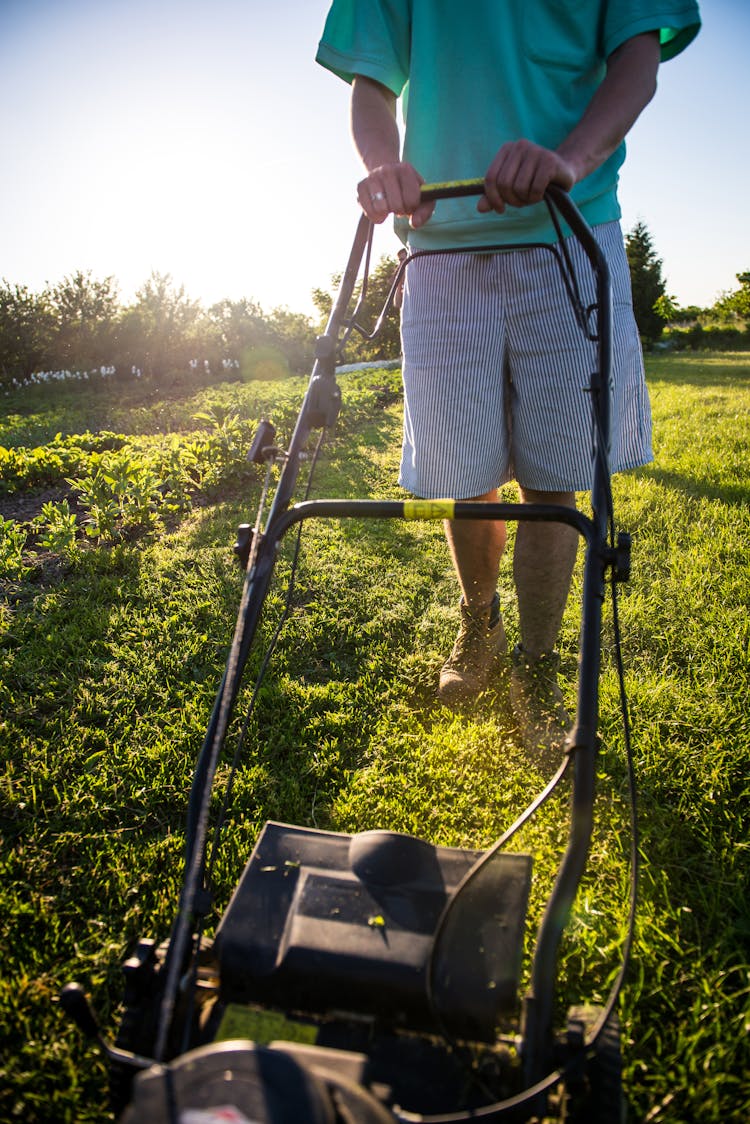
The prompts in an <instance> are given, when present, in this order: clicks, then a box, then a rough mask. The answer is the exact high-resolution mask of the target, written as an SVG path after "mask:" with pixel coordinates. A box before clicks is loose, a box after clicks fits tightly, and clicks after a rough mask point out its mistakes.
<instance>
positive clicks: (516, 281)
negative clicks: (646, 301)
mask: <svg viewBox="0 0 750 1124" xmlns="http://www.w3.org/2000/svg"><path fill="white" fill-rule="evenodd" d="M699 26H700V19H699V15H698V9H697V5H696V4H695V2H694V0H476V2H475V3H473V4H469V5H466V4H458V3H456V2H455V0H333V4H332V7H331V9H330V12H329V15H328V19H327V21H326V26H325V30H324V33H323V37H322V40H321V43H320V46H319V49H318V54H317V60H318V62H320V63H321V64H322V65H323V66H325V67H327V68H328V69H330V70H332V71H333V72H334V73H336V74H338V75H339V76H340V77H342V78H344V79H345V80H346V81H349V82H351V84H352V100H351V126H352V134H353V138H354V143H355V146H356V148H357V151H358V152H359V155H360V157H361V159H362V162H363V164H364V167H365V170H366V173H367V174H366V176H365V178H364V179H363V180H362V181H361V183H360V184H359V187H358V196H359V202H360V204H361V206H362V208H363V210H364V211H365V213H366V214H367V215H368V217H369V218H370V219H372V220H373V221H374V222H377V223H380V222H383V221H384V220H385V218H386V217H387V216H388V215H389V214H393V215H396V216H401V218H397V220H396V226H397V229H398V230H399V231H400V233H402V236H403V237H404V238H405V239H406V238H408V241H409V243H410V245H411V246H412V247H413V248H416V249H433V250H449V249H451V250H452V249H460V248H464V247H465V248H467V249H471V248H472V247H476V246H487V245H495V244H502V245H503V246H504V247H506V246H510V247H513V246H526V247H528V245H529V244H530V243H532V244H542V247H543V246H549V245H550V244H552V243H554V242H555V241H556V235H555V232H554V228H553V227H552V225H551V222H550V220H549V215H548V212H547V211H546V208H545V205H544V203H543V202H542V199H543V195H544V192H545V189H546V188H547V186H548V185H549V184H551V183H554V184H558V185H560V186H561V187H563V188H565V189H567V190H570V191H571V195H572V197H573V199H574V200H575V201H576V202H577V204H578V206H579V208H580V209H581V211H582V213H583V215H584V217H585V218H586V219H587V221H588V222H589V224H590V225H591V226H592V227H593V229H594V231H595V233H596V236H597V239H598V240H599V242H600V245H601V246H602V248H603V250H604V252H605V254H606V255H607V258H608V261H609V263H610V269H611V271H612V277H613V293H614V300H613V303H614V329H613V339H614V345H615V346H614V351H615V361H614V380H613V381H614V386H613V388H612V394H613V403H612V406H613V410H612V413H613V419H612V425H613V430H612V439H611V467H612V470H613V471H617V470H622V469H625V468H632V467H635V466H637V465H640V464H644V463H647V462H648V461H649V460H650V459H651V446H650V413H649V405H648V398H647V393H646V389H645V382H644V377H643V362H642V356H641V352H640V343H639V339H638V334H637V329H636V327H635V321H634V319H633V315H632V300H631V296H630V282H629V275H628V269H627V261H626V258H625V254H624V248H623V242H622V234H621V232H620V228H619V223H618V219H619V217H620V211H619V206H618V203H617V196H616V185H617V173H618V169H619V167H620V165H621V164H622V162H623V159H624V144H623V140H624V137H625V135H626V134H627V132H628V130H629V129H630V127H631V126H632V125H633V123H634V122H635V120H636V119H637V117H638V115H639V114H640V112H641V110H642V109H643V108H644V107H645V106H646V105H647V103H648V102H649V101H650V99H651V98H652V96H653V94H654V92H655V89H656V75H657V70H658V67H659V64H660V61H663V60H665V59H668V58H671V57H673V56H674V55H676V54H678V53H679V52H680V51H681V50H682V49H683V48H684V47H685V46H686V45H687V44H688V43H689V42H690V41H691V40H692V38H693V37H694V36H695V35H696V34H697V32H698V29H699ZM402 95H403V103H404V120H405V134H404V147H403V152H402V151H401V139H400V135H399V127H398V123H397V117H396V108H397V101H398V99H399V97H401V96H402ZM483 172H484V182H485V189H484V195H483V196H482V197H481V198H480V200H479V202H478V204H477V203H475V202H473V201H471V200H456V201H451V202H443V203H440V204H438V206H437V209H436V208H435V205H434V204H431V203H423V202H421V201H420V185H421V184H422V183H424V182H443V181H447V180H455V179H467V178H474V177H476V176H478V175H481V174H482V173H483ZM571 241H573V240H571ZM570 252H571V254H572V255H573V257H574V260H575V261H576V262H577V263H578V265H579V270H580V271H581V272H583V269H582V266H581V260H582V259H581V258H580V254H577V247H576V246H575V245H571V249H570ZM582 283H583V282H582ZM402 342H403V355H404V366H403V377H404V445H403V454H402V462H401V474H400V477H399V480H400V483H401V484H402V485H403V486H404V487H405V488H407V489H409V490H410V491H412V492H414V493H415V494H417V495H419V496H422V497H432V498H437V497H440V496H446V495H448V496H453V497H454V498H458V499H468V500H489V501H495V500H496V499H497V496H498V488H499V486H501V485H502V484H504V483H505V482H507V481H508V480H510V479H515V480H516V481H517V483H518V486H519V490H520V498H521V501H522V502H523V503H555V504H562V505H568V506H573V505H574V504H575V492H576V491H579V490H584V489H588V488H589V487H590V484H591V474H592V463H591V440H590V432H591V421H590V412H589V411H590V407H589V404H588V402H587V397H586V394H585V389H586V387H587V386H588V384H589V381H590V375H591V370H592V363H593V361H594V360H593V355H594V353H593V350H592V344H591V342H590V341H587V340H585V339H584V337H583V333H581V332H580V330H579V329H578V328H577V326H575V325H574V324H573V323H572V316H571V311H570V306H569V304H568V301H567V297H566V294H565V290H564V287H563V285H562V283H561V280H560V276H559V270H558V268H557V264H556V262H555V259H554V257H553V255H552V254H551V253H550V252H549V249H545V248H540V247H537V248H532V249H529V248H526V249H518V250H514V251H512V252H511V253H507V252H503V253H497V254H487V253H481V254H478V253H474V254H437V255H435V256H430V257H420V258H418V259H416V260H415V261H414V262H413V263H412V264H410V266H409V267H408V269H407V278H406V284H405V290H404V298H403V309H402ZM446 536H447V539H448V544H449V547H450V551H451V556H452V559H453V564H454V566H455V570H456V574H457V577H458V582H459V586H460V589H461V602H460V611H461V627H460V630H459V634H458V637H457V640H456V643H455V645H454V648H453V651H452V653H451V655H450V657H449V658H448V660H447V662H446V664H445V666H444V667H443V669H442V672H441V676H440V687H439V692H440V697H441V698H442V699H443V701H445V702H446V703H448V704H449V705H450V704H456V703H459V702H463V701H466V700H468V699H470V698H473V697H474V696H476V695H477V694H478V693H479V692H480V691H482V690H483V689H484V688H485V687H486V686H487V685H488V684H489V682H490V681H491V679H492V677H493V675H494V674H495V673H496V671H497V669H498V667H499V665H500V664H501V663H502V660H503V657H504V655H505V653H506V649H507V645H506V638H505V632H504V627H503V622H502V619H501V616H500V613H499V599H498V596H497V592H496V589H497V580H498V572H499V564H500V559H501V556H502V553H503V549H504V546H505V539H506V529H505V526H504V524H502V523H500V522H493V521H484V520H471V521H462V522H459V521H455V522H452V523H451V522H448V523H447V524H446ZM576 551H577V534H576V532H575V531H573V530H572V529H571V528H570V527H568V526H567V525H565V524H562V523H532V522H530V521H521V522H520V523H519V526H518V531H517V535H516V545H515V550H514V556H513V572H514V580H515V585H516V593H517V597H518V605H519V623H520V634H521V638H520V644H518V645H517V646H516V648H515V650H514V653H513V669H512V672H511V686H510V693H511V701H512V704H513V707H514V711H515V713H516V716H517V720H518V722H519V726H520V729H521V733H522V736H523V740H524V742H525V744H526V746H527V748H529V749H530V750H534V749H536V750H540V749H541V750H542V751H543V752H546V751H548V750H549V749H551V748H552V749H556V748H558V747H559V746H560V745H561V744H562V742H563V740H564V736H565V733H566V731H567V729H568V727H569V718H568V715H567V713H566V712H565V710H564V707H563V704H562V692H561V691H560V688H559V685H558V683H557V665H558V659H559V657H558V655H557V653H556V651H555V645H556V642H557V635H558V632H559V629H560V624H561V621H562V616H563V612H564V608H565V604H566V601H567V597H568V592H569V588H570V581H571V575H572V571H573V566H574V562H575V557H576Z"/></svg>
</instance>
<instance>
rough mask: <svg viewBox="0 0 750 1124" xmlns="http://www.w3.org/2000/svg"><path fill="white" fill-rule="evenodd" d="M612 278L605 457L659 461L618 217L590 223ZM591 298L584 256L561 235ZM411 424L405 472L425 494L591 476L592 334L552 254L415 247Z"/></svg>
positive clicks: (584, 480)
mask: <svg viewBox="0 0 750 1124" xmlns="http://www.w3.org/2000/svg"><path fill="white" fill-rule="evenodd" d="M595 234H596V237H597V240H598V242H599V244H600V245H601V247H602V249H603V250H604V253H605V254H606V257H607V260H608V262H609V266H610V271H611V276H612V297H613V327H612V351H613V364H612V366H613V379H612V385H611V388H610V402H611V431H610V468H611V470H612V471H613V472H617V471H621V470H623V469H626V468H634V467H636V466H637V465H641V464H646V463H647V462H648V461H650V460H651V457H652V453H651V411H650V407H649V401H648V393H647V390H646V384H645V379H644V373H643V356H642V353H641V345H640V339H639V336H638V330H637V327H636V324H635V320H634V317H633V307H632V297H631V291H630V274H629V270H628V263H627V258H626V256H625V249H624V246H623V240H622V234H621V231H620V226H619V223H617V222H612V223H606V224H604V225H601V226H598V227H596V228H595ZM567 245H568V249H569V253H570V257H571V259H572V262H573V266H574V268H575V272H576V276H577V278H578V285H579V288H580V292H581V298H582V301H583V304H584V306H588V305H590V304H592V303H593V302H594V299H595V282H594V278H593V274H592V271H591V267H590V265H589V263H588V259H586V258H585V256H584V254H583V251H582V250H581V248H580V246H579V245H578V243H577V241H576V239H574V238H570V239H568V242H567ZM401 337H402V347H403V356H404V363H403V378H404V434H403V450H402V458H401V473H400V476H399V483H400V484H401V485H402V486H403V487H404V488H406V489H407V490H408V491H410V492H412V493H413V494H414V495H417V496H420V497H424V498H426V499H435V498H439V497H442V496H450V497H453V498H455V499H471V498H473V497H475V496H481V495H484V494H485V493H487V492H490V491H492V490H493V489H494V488H496V487H499V486H500V485H501V484H504V483H506V482H507V481H508V480H512V479H515V480H517V481H518V483H519V484H520V485H521V486H522V487H523V488H529V489H533V490H535V491H542V492H558V491H582V490H588V489H589V488H590V487H591V481H592V475H593V454H592V446H593V423H592V416H591V403H590V399H591V395H590V394H589V393H587V390H588V387H589V385H590V381H591V373H592V371H593V370H594V369H595V367H596V362H597V348H596V344H595V343H592V342H591V341H590V340H588V339H587V338H586V337H585V336H584V333H583V331H582V329H581V328H580V327H579V325H578V323H577V322H576V320H575V318H574V315H573V311H572V308H571V305H570V302H569V299H568V296H567V292H566V289H565V286H564V283H563V279H562V275H561V272H560V267H559V265H558V262H557V260H556V257H555V255H554V254H553V253H551V252H550V250H549V249H544V248H542V247H534V248H531V249H526V250H512V251H506V252H502V253H490V254H486V253H482V254H477V253H466V254H435V255H428V256H425V257H417V258H415V259H414V260H413V261H412V262H410V263H409V266H408V268H407V270H406V282H405V286H404V299H403V308H402V318H401Z"/></svg>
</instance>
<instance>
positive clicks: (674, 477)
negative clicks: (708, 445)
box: [638, 465, 750, 507]
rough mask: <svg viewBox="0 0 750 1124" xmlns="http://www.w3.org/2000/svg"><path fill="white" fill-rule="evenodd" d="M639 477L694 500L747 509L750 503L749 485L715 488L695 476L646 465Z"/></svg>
mask: <svg viewBox="0 0 750 1124" xmlns="http://www.w3.org/2000/svg"><path fill="white" fill-rule="evenodd" d="M638 475H639V476H644V477H646V478H647V479H649V480H654V481H655V482H656V483H658V484H663V485H664V486H665V487H667V488H674V489H676V490H677V491H680V492H682V493H683V494H684V495H686V496H690V497H692V498H694V499H706V500H714V501H718V502H719V503H726V504H730V505H732V506H736V507H745V506H746V505H747V504H748V503H750V485H747V484H725V485H723V486H722V487H715V486H713V485H711V484H710V483H709V482H708V481H701V480H697V479H696V478H695V477H694V476H684V475H682V474H681V473H679V472H669V471H667V470H666V469H663V468H657V467H656V466H655V465H645V466H644V467H642V468H640V469H639V470H638Z"/></svg>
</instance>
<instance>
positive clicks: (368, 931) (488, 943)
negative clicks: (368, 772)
mask: <svg viewBox="0 0 750 1124" xmlns="http://www.w3.org/2000/svg"><path fill="white" fill-rule="evenodd" d="M478 858H479V854H478V853H477V852H475V851H468V850H462V849H460V848H451V847H437V846H433V845H432V844H430V843H427V842H424V841H423V840H421V839H416V838H414V837H412V836H409V835H403V834H401V833H399V832H392V831H370V832H363V833H360V834H358V835H352V836H350V835H344V834H339V833H336V832H326V831H318V830H315V829H311V828H302V827H296V826H290V825H288V824H279V823H267V824H266V825H265V827H264V829H263V832H262V834H261V836H260V838H259V840H258V843H257V845H256V847H255V850H254V851H253V854H252V856H251V858H250V861H249V862H248V864H247V866H246V867H245V870H244V873H243V875H242V878H241V879H240V882H239V885H238V887H237V889H236V891H235V893H234V896H233V897H232V900H231V902H230V904H229V906H228V908H227V910H226V913H225V914H224V917H223V918H222V921H221V923H220V925H219V928H218V930H217V933H216V938H215V942H214V954H215V956H216V959H217V962H218V966H219V977H220V980H221V985H220V986H221V999H222V1001H223V1002H225V1003H235V1002H255V1003H268V1004H272V1005H273V1006H276V1007H281V1008H283V1009H285V1010H291V1011H296V1012H302V1013H310V1014H326V1013H327V1014H330V1013H331V1012H333V1011H336V1012H342V1013H346V1012H356V1013H357V1014H359V1015H360V1016H361V1015H363V1014H365V1015H370V1016H374V1017H377V1018H378V1019H379V1020H380V1021H382V1022H385V1023H386V1024H387V1025H391V1026H394V1027H398V1028H407V1029H410V1030H422V1031H435V1030H436V1029H437V1026H439V1025H442V1026H443V1027H445V1028H447V1029H448V1030H449V1031H450V1033H451V1034H454V1035H457V1036H460V1037H468V1038H471V1039H475V1040H477V1041H486V1042H491V1041H493V1040H494V1037H495V1032H496V1026H497V1022H498V1018H499V1017H500V1016H501V1014H503V1013H507V1012H508V1011H510V1010H512V1009H513V1008H514V1007H515V1005H516V1002H517V992H518V981H519V973H520V968H521V954H522V945H523V934H524V927H525V921H526V908H527V902H528V894H529V887H530V883H531V859H530V857H529V856H527V855H519V854H505V853H500V854H498V855H497V856H495V857H494V858H493V860H492V861H491V862H490V863H488V864H486V865H485V866H483V868H482V872H481V877H480V878H478V879H477V880H476V882H475V883H474V884H472V885H471V887H470V892H466V893H465V894H463V895H462V897H461V903H460V908H459V909H456V910H455V911H452V912H451V913H450V914H448V915H446V916H445V917H444V916H443V915H444V911H445V909H446V906H447V903H448V902H449V900H450V899H451V897H452V895H453V894H454V892H455V890H456V888H457V887H458V885H459V883H460V882H461V881H462V880H463V879H464V878H465V877H466V875H467V874H468V873H469V871H470V870H471V869H472V867H473V866H474V864H475V862H476V861H477V859H478ZM436 1016H437V1019H439V1022H438V1023H436Z"/></svg>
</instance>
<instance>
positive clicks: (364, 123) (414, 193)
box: [351, 75, 434, 227]
mask: <svg viewBox="0 0 750 1124" xmlns="http://www.w3.org/2000/svg"><path fill="white" fill-rule="evenodd" d="M351 127H352V137H353V138H354V145H355V147H356V149H357V152H358V153H359V155H360V157H361V159H362V163H363V164H364V166H365V168H366V170H367V176H366V177H365V179H363V180H362V181H361V182H360V183H359V184H358V185H357V197H358V199H359V202H360V205H361V207H362V210H363V211H364V212H365V214H366V215H367V217H368V218H369V219H371V220H372V222H383V220H384V219H385V218H386V216H387V215H389V214H394V215H409V216H410V218H411V225H412V226H413V227H418V226H421V225H422V223H425V222H426V221H427V219H428V218H429V217H430V215H431V214H432V210H433V207H434V203H422V201H421V198H420V187H421V185H422V183H424V180H423V179H422V176H421V175H420V174H419V172H418V171H417V170H416V168H414V167H413V166H412V165H411V164H406V163H403V162H402V161H401V155H400V153H401V141H400V138H399V132H398V125H397V124H396V98H395V97H394V95H393V94H392V93H391V91H390V90H387V89H386V87H385V86H381V85H380V83H379V82H373V80H372V79H371V78H363V77H361V76H360V75H357V76H356V77H355V79H354V82H353V85H352V100H351Z"/></svg>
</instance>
